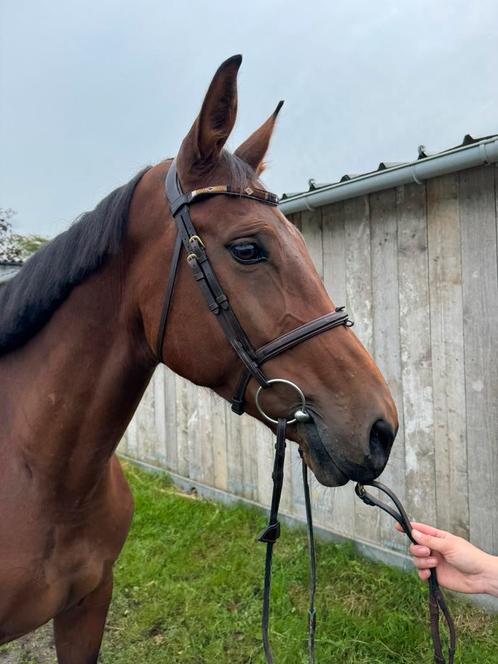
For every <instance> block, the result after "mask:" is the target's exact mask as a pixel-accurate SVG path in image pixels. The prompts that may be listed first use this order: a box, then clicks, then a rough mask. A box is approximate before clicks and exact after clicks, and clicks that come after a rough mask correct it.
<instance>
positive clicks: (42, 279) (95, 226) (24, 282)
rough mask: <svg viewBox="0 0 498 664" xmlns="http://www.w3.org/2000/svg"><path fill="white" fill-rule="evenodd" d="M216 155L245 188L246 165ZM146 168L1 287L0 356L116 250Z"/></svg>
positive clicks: (29, 335)
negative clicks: (134, 193) (133, 197)
mask: <svg viewBox="0 0 498 664" xmlns="http://www.w3.org/2000/svg"><path fill="white" fill-rule="evenodd" d="M220 157H221V160H222V163H223V165H224V167H225V168H226V169H227V171H228V176H229V180H230V183H231V184H232V185H233V186H238V187H240V188H241V189H244V188H245V187H246V186H248V185H249V184H250V183H251V182H253V183H254V180H255V179H257V177H256V174H255V172H254V170H253V169H252V168H251V167H250V166H249V164H247V163H246V162H244V161H243V160H242V159H240V158H239V157H237V156H236V155H233V154H231V153H229V152H227V151H225V150H223V152H222V154H221V155H220ZM148 169H149V167H148V168H146V169H143V170H142V171H140V173H137V175H135V176H134V177H133V178H132V179H131V180H130V181H129V182H128V183H127V184H125V185H123V186H121V187H118V188H117V189H115V190H114V191H113V192H111V193H110V194H108V195H107V196H106V197H105V198H104V199H102V200H101V201H100V203H99V204H98V205H97V207H96V208H95V209H94V210H92V211H91V212H85V213H84V214H82V215H81V216H80V217H78V218H77V219H76V221H75V222H74V223H73V224H72V225H71V226H70V227H69V229H68V230H67V231H64V232H63V233H61V234H60V235H58V236H57V237H55V238H54V239H53V240H52V241H51V242H49V243H48V244H47V245H45V246H44V247H42V248H41V249H39V250H38V251H37V252H36V253H35V254H34V255H33V256H32V257H31V258H30V259H29V260H28V261H27V262H26V264H25V265H24V267H23V268H22V269H21V270H20V271H19V272H18V273H17V274H16V276H15V277H14V278H13V279H11V280H10V281H8V282H7V283H6V284H4V285H2V286H0V356H1V355H5V354H6V353H8V352H10V351H13V350H15V349H16V348H19V347H21V346H22V345H24V344H25V343H26V342H27V341H29V340H30V339H31V338H32V337H33V336H35V334H36V333H37V332H39V331H40V330H41V328H42V327H43V326H44V325H45V324H46V323H47V322H48V321H49V319H50V317H51V316H52V314H53V313H54V311H55V310H56V309H57V308H58V307H60V306H61V304H63V302H64V301H65V300H66V299H67V298H68V296H69V294H70V293H71V291H72V289H73V288H74V287H75V286H77V285H78V284H80V283H81V282H82V281H84V279H86V277H88V276H89V275H90V274H91V273H92V272H95V271H96V270H97V269H98V268H99V267H101V266H102V264H103V263H104V262H105V260H106V259H107V258H108V257H109V256H113V255H115V254H117V253H118V252H119V250H120V247H121V243H122V240H123V236H124V234H125V232H126V225H127V221H128V209H129V207H130V203H131V199H132V196H133V192H134V191H135V187H136V186H137V184H138V182H139V181H140V179H141V178H142V176H143V175H144V173H145V172H146V171H147V170H148Z"/></svg>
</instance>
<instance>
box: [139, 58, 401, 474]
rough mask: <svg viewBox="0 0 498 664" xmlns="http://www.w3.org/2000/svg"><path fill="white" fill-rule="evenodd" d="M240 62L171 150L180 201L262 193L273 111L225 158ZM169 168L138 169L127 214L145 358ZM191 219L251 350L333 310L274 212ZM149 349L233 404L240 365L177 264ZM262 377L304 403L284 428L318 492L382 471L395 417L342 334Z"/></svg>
mask: <svg viewBox="0 0 498 664" xmlns="http://www.w3.org/2000/svg"><path fill="white" fill-rule="evenodd" d="M240 63H241V57H240V56H235V57H232V58H230V59H229V60H227V61H226V62H224V63H223V64H222V65H221V66H220V68H219V69H218V71H217V72H216V74H215V76H214V78H213V80H212V82H211V84H210V86H209V89H208V91H207V94H206V96H205V98H204V101H203V104H202V108H201V111H200V113H199V115H198V117H197V118H196V119H195V121H194V123H193V125H192V128H191V129H190V131H189V132H188V133H187V135H186V137H185V138H184V140H183V142H182V144H181V147H180V150H179V153H178V155H177V158H176V161H175V167H176V170H177V176H178V181H179V183H180V184H181V187H182V190H183V191H184V192H191V191H195V190H199V189H201V188H202V189H205V188H207V187H217V186H219V185H221V184H228V185H229V187H230V188H231V189H232V190H234V189H235V190H239V191H240V192H241V193H242V192H253V191H256V190H259V189H261V188H262V187H263V185H262V184H261V182H260V179H259V178H260V175H261V173H262V172H263V169H264V158H265V155H266V152H267V149H268V147H269V143H270V139H271V136H272V132H273V128H274V126H275V121H276V118H277V115H278V112H279V110H280V108H281V105H282V103H279V105H278V106H277V108H276V110H275V111H274V112H273V113H272V115H271V116H270V117H269V118H268V119H267V120H266V121H265V122H264V123H263V124H262V125H261V127H259V129H257V130H256V131H255V132H254V133H253V134H252V135H251V136H250V137H249V138H248V139H247V140H246V141H245V142H244V143H243V144H242V145H241V146H240V147H239V148H238V149H237V150H235V152H234V153H233V154H232V153H230V152H228V151H227V150H226V149H225V144H226V141H227V139H228V137H229V135H230V133H231V131H232V129H233V126H234V123H235V119H236V113H237V86H236V79H237V71H238V69H239V66H240ZM169 168H171V162H170V161H168V162H164V163H163V164H160V165H159V166H157V167H155V168H154V169H152V170H151V171H149V172H148V173H147V174H146V175H145V176H144V178H143V182H142V183H140V185H139V187H138V188H137V193H136V195H135V197H134V200H133V204H132V213H133V209H134V207H135V209H138V206H141V207H140V209H141V210H142V214H141V215H140V216H141V218H143V217H144V214H143V211H144V210H146V211H148V213H149V214H148V219H149V221H148V222H143V223H142V233H143V232H145V231H144V230H143V228H144V227H146V229H147V237H148V245H147V251H146V256H145V258H144V259H143V260H142V261H141V266H142V267H141V272H140V277H139V279H138V282H137V283H138V285H139V288H140V298H139V301H140V309H141V312H142V317H143V321H144V329H145V335H146V338H147V341H148V344H149V347H150V349H151V350H152V349H154V345H155V343H156V338H157V330H158V326H159V320H160V315H161V303H162V301H163V298H164V291H165V282H166V275H167V270H168V262H171V260H172V259H171V256H172V252H173V245H174V238H175V233H176V228H175V223H174V221H173V219H172V218H171V213H170V211H169V210H168V205H167V202H166V200H165V196H164V178H165V174H166V173H167V171H168V169H169ZM169 203H170V204H171V203H172V201H169ZM190 215H191V220H192V223H193V226H194V227H195V229H196V233H197V234H198V236H199V238H202V246H203V248H205V252H206V254H207V256H208V258H209V264H210V266H212V268H213V270H214V272H215V274H216V276H217V279H218V281H219V283H220V284H221V287H222V289H223V292H224V293H225V294H226V295H227V297H228V301H229V303H230V306H231V308H232V309H233V311H234V312H235V315H236V317H237V319H238V321H239V322H240V324H241V327H242V328H243V330H244V332H245V334H246V335H247V338H248V339H250V341H251V343H252V345H253V346H254V347H255V348H259V347H261V346H264V345H265V344H266V343H268V342H270V341H271V340H273V339H275V338H277V337H279V336H281V335H282V334H285V333H286V332H289V331H291V330H293V329H295V328H296V327H298V326H301V325H303V324H305V323H307V322H308V321H312V320H314V319H317V318H319V317H321V316H324V315H325V314H328V313H330V312H333V311H334V310H335V305H334V303H333V302H332V301H331V299H330V297H329V295H328V293H327V291H326V290H325V287H324V286H323V284H322V282H321V279H320V277H319V275H318V273H317V271H316V269H315V267H314V265H313V262H312V260H311V258H310V255H309V253H308V251H307V248H306V244H305V242H304V239H303V236H302V235H301V233H300V232H299V230H298V229H297V228H296V227H295V226H294V225H293V224H292V223H291V222H290V221H289V220H287V219H286V218H285V216H284V215H283V214H282V213H281V212H280V211H279V209H278V208H277V207H274V206H270V205H262V204H261V203H260V202H259V201H258V200H256V199H255V198H251V197H249V198H245V197H242V196H224V195H221V196H207V197H206V198H205V199H204V200H201V201H200V202H198V203H196V204H195V205H193V206H191V208H190ZM135 225H136V224H135ZM161 341H162V339H161ZM160 351H161V356H162V358H164V361H165V363H166V364H167V365H168V366H169V367H171V369H173V370H174V371H175V372H176V373H178V374H180V375H182V376H184V377H185V378H188V379H189V380H191V381H193V382H195V383H197V384H199V385H205V386H208V387H210V388H212V389H213V390H215V391H216V392H217V393H218V394H220V395H222V396H223V397H225V398H230V397H231V395H232V394H233V392H234V389H235V388H236V385H237V382H238V380H239V377H240V371H241V363H240V359H239V357H238V356H237V354H236V353H235V352H234V350H233V348H232V347H231V346H230V344H229V343H228V342H227V339H226V337H225V334H224V332H223V329H222V327H221V326H220V324H219V321H218V320H217V316H213V315H212V313H211V312H210V311H209V308H208V307H207V306H206V302H205V299H204V297H203V294H202V292H201V290H200V289H199V287H198V285H197V284H196V280H195V279H194V278H193V276H192V272H191V270H190V269H189V267H188V265H187V261H185V260H180V264H179V267H178V270H177V274H176V279H175V286H174V292H173V295H172V300H171V306H170V311H169V315H168V323H167V329H166V334H165V337H164V341H162V344H161V348H160ZM263 369H264V372H265V375H266V376H268V378H283V379H286V380H289V381H291V382H293V383H295V384H297V385H298V386H299V387H300V388H301V390H302V391H303V393H304V394H305V397H306V410H307V412H308V413H309V414H310V415H311V418H310V420H309V421H307V422H296V423H295V424H292V425H290V426H289V427H288V430H287V436H288V438H290V439H292V440H294V441H295V442H297V443H298V444H299V445H300V447H301V449H302V451H303V454H304V458H305V460H306V462H307V464H308V465H309V466H310V468H311V469H312V470H313V472H314V474H315V476H316V477H317V479H318V480H319V481H320V482H321V483H322V484H324V485H327V486H338V485H341V484H345V483H346V482H347V481H348V480H349V479H352V480H357V481H362V482H366V481H369V480H371V479H373V478H375V477H377V476H378V475H379V474H380V473H381V472H382V470H383V468H384V466H385V464H386V462H387V459H388V457H389V453H390V450H391V446H392V443H393V440H394V437H395V435H396V431H397V427H398V423H397V415H396V408H395V405H394V403H393V399H392V397H391V395H390V392H389V389H388V387H387V385H386V383H385V381H384V379H383V377H382V375H381V373H380V371H379V369H378V368H377V366H376V364H375V362H374V361H373V359H372V357H371V356H370V355H369V353H368V352H367V350H366V349H365V348H364V346H363V345H362V344H361V342H360V341H359V340H358V338H357V337H356V335H355V334H354V332H353V331H352V330H351V329H350V328H349V327H347V326H345V325H341V326H338V327H335V328H333V329H328V330H326V331H324V332H322V333H321V334H319V335H316V336H314V337H313V338H310V339H308V340H306V341H305V342H303V343H300V344H299V345H296V346H295V347H292V348H290V349H289V350H287V351H286V352H284V353H281V354H280V355H278V356H277V357H274V358H273V359H270V360H269V361H267V362H266V363H265V364H264V367H263ZM257 389H258V382H257V381H256V380H254V379H252V380H251V381H250V382H249V384H248V387H247V393H246V401H247V411H248V412H249V413H250V414H251V415H253V416H254V417H257V418H259V419H263V417H262V415H261V414H260V412H259V410H258V409H257V407H256V404H255V396H256V390H257ZM262 401H263V402H264V408H265V411H266V412H269V413H272V414H274V415H273V416H274V417H275V418H276V417H279V416H290V415H291V414H292V413H293V412H294V410H295V408H296V394H295V392H294V391H293V390H290V391H288V390H287V389H286V386H285V385H284V384H279V385H276V386H274V387H273V386H272V388H271V389H267V390H265V391H264V393H263V397H262Z"/></svg>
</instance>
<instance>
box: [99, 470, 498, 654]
mask: <svg viewBox="0 0 498 664" xmlns="http://www.w3.org/2000/svg"><path fill="white" fill-rule="evenodd" d="M127 472H128V477H129V480H130V483H131V485H132V488H133V492H134V495H135V501H136V512H135V517H134V522H133V528H132V531H131V534H130V537H129V539H128V542H127V544H126V547H125V549H124V551H123V554H122V556H121V558H120V559H119V562H118V563H117V565H116V575H115V581H116V582H115V592H114V600H113V604H112V609H111V612H110V616H109V622H108V628H107V631H106V636H105V641H104V647H103V652H102V661H103V662H104V663H105V664H130V663H131V662H136V663H137V664H138V663H140V664H142V663H146V664H156V663H157V664H159V663H161V664H164V663H165V662H168V663H176V662H182V663H184V664H185V663H186V664H190V663H191V664H194V663H195V664H201V663H202V664H204V663H206V664H207V663H213V664H214V663H216V664H221V663H225V662H230V663H231V664H243V663H244V664H249V663H251V664H252V663H254V664H257V663H262V662H263V661H264V660H263V658H262V654H261V644H260V611H261V590H262V578H263V566H264V549H265V547H264V546H263V545H262V544H259V543H256V542H255V535H256V534H257V533H258V532H259V531H260V530H261V529H262V527H263V526H264V516H263V515H262V514H261V513H260V512H258V511H256V510H249V509H247V508H245V507H241V506H239V507H232V508H227V507H223V506H220V505H218V504H214V503H211V502H208V501H204V500H199V499H193V498H192V497H190V496H185V495H184V494H181V493H178V492H177V491H176V489H174V487H172V485H171V484H170V483H169V482H168V480H167V479H166V478H165V477H163V476H151V475H147V474H144V473H143V472H140V471H138V470H137V469H136V468H132V467H129V468H128V471H127ZM317 555H318V579H319V583H318V594H317V608H318V631H317V661H318V662H319V663H320V664H325V663H330V662H334V663H335V662H337V663H341V664H342V663H348V664H363V663H364V664H388V663H391V662H392V663H396V664H409V663H410V664H415V663H417V664H420V663H421V662H424V663H425V662H427V663H430V662H432V654H431V653H432V650H431V646H430V637H429V630H428V625H427V608H426V588H425V586H424V584H422V583H421V582H419V580H418V578H417V577H416V575H415V573H406V572H402V571H398V570H393V569H391V568H389V567H387V566H384V565H381V564H376V563H372V562H369V561H366V560H364V559H362V558H360V557H359V556H357V555H356V554H355V553H354V551H353V548H352V547H351V546H348V545H339V546H338V545H333V544H328V543H327V544H325V543H321V542H318V546H317ZM307 569H308V567H307V553H306V537H305V533H304V532H301V531H299V530H295V529H294V530H288V529H284V532H283V536H282V537H281V539H280V540H279V542H278V543H277V545H276V547H275V560H274V576H273V589H272V618H271V642H272V645H273V650H274V657H275V661H276V662H277V663H278V664H284V663H292V664H299V663H300V662H306V661H307V659H306V610H307V606H306V602H307ZM451 605H452V610H453V613H454V617H455V620H456V624H457V630H458V642H459V643H458V655H457V658H456V661H457V662H459V663H469V664H471V663H472V664H476V662H478V663H479V664H487V663H489V664H491V663H496V662H498V618H496V617H492V616H489V615H486V614H484V613H482V612H480V611H479V610H477V609H475V608H473V607H469V606H468V605H467V604H463V603H461V602H455V601H452V602H451Z"/></svg>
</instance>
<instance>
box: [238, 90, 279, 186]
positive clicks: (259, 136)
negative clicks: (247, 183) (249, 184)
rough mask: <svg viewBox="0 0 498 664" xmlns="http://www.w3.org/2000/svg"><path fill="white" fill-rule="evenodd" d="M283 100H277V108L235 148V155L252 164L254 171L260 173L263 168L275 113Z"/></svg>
mask: <svg viewBox="0 0 498 664" xmlns="http://www.w3.org/2000/svg"><path fill="white" fill-rule="evenodd" d="M283 104H284V102H283V101H279V102H278V105H277V108H276V109H275V110H274V111H273V113H272V114H271V115H270V117H269V118H268V120H266V122H264V123H263V124H262V125H261V127H260V128H259V129H256V131H255V132H254V134H251V136H249V138H248V139H247V140H246V141H244V143H242V145H240V146H239V147H238V148H237V149H236V150H235V153H234V154H236V155H237V157H240V158H241V159H243V160H244V161H245V162H246V163H247V164H249V166H252V167H253V168H254V170H255V171H256V173H257V174H258V175H260V174H261V173H262V172H263V170H264V167H265V166H264V162H263V159H264V157H265V154H266V152H267V150H268V146H269V145H270V139H271V136H272V133H273V128H274V127H275V122H276V120H277V115H278V113H279V111H280V109H281V108H282V106H283Z"/></svg>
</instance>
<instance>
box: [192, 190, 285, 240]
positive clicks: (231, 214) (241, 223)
mask: <svg viewBox="0 0 498 664" xmlns="http://www.w3.org/2000/svg"><path fill="white" fill-rule="evenodd" d="M190 211H191V216H192V221H193V222H194V225H198V226H199V229H201V228H202V227H204V228H205V229H206V230H211V231H214V232H216V230H218V229H219V230H231V229H233V228H237V227H241V228H244V229H245V230H247V231H250V230H251V231H253V232H255V233H256V232H262V231H265V230H266V231H268V232H270V233H272V234H277V233H278V234H279V235H281V234H285V233H286V231H288V230H289V223H288V222H287V220H286V219H285V217H283V215H281V214H276V211H275V208H274V207H272V206H269V205H265V204H264V203H260V202H258V201H251V200H249V199H246V198H240V199H238V198H231V197H228V196H226V197H225V196H213V197H212V198H210V199H206V200H205V201H203V202H202V203H200V204H197V205H193V206H191V208H190Z"/></svg>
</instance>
